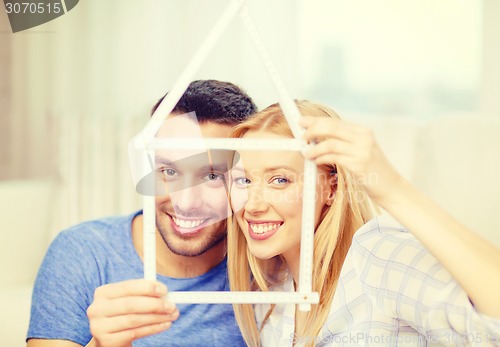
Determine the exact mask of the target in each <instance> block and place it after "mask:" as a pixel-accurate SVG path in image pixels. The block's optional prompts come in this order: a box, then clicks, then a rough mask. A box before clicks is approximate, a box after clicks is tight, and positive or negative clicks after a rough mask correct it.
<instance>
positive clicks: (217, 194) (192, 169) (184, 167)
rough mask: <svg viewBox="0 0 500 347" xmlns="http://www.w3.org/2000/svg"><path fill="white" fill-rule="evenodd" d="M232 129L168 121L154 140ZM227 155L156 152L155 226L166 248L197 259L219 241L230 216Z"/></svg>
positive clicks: (226, 133) (177, 118)
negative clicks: (158, 192) (159, 188)
mask: <svg viewBox="0 0 500 347" xmlns="http://www.w3.org/2000/svg"><path fill="white" fill-rule="evenodd" d="M231 130H232V127H231V126H229V125H221V124H216V123H210V122H209V123H205V124H198V123H196V122H194V121H192V120H189V119H186V118H184V116H174V117H171V118H168V119H167V121H166V122H165V124H164V125H163V126H162V128H161V129H160V130H159V132H158V134H157V137H165V138H196V139H199V140H200V141H202V137H228V136H229V134H230V133H231ZM227 159H228V152H224V151H208V152H207V151H200V150H195V151H193V150H167V149H161V150H157V151H156V153H155V168H156V173H157V176H159V179H158V181H160V182H161V183H160V184H161V185H162V187H163V188H164V190H163V193H162V194H161V195H158V196H157V197H156V226H157V228H158V230H159V232H160V235H161V237H162V238H163V240H164V242H165V244H166V245H167V247H168V248H169V249H170V250H171V251H172V252H174V253H175V254H178V255H183V256H197V255H201V254H203V253H204V252H206V251H208V250H209V249H211V248H212V247H214V246H216V245H217V244H219V243H220V242H221V241H223V240H225V238H226V233H227V228H226V219H227V216H228V215H229V213H230V208H229V204H228V195H227V189H226V175H227V171H228V167H227V165H228V160H227Z"/></svg>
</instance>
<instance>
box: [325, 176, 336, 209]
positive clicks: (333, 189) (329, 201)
mask: <svg viewBox="0 0 500 347" xmlns="http://www.w3.org/2000/svg"><path fill="white" fill-rule="evenodd" d="M328 181H329V187H330V192H329V194H328V197H327V198H326V202H325V203H326V205H328V206H332V204H333V201H334V200H335V193H336V192H337V172H336V171H332V172H331V174H330V178H329V179H328Z"/></svg>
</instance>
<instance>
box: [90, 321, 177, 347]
mask: <svg viewBox="0 0 500 347" xmlns="http://www.w3.org/2000/svg"><path fill="white" fill-rule="evenodd" d="M171 326H172V322H164V323H158V324H152V325H146V326H142V327H138V328H135V329H130V330H124V331H120V332H116V333H109V334H103V335H102V336H95V335H94V337H95V338H96V340H99V343H100V345H101V346H123V345H128V344H130V343H131V342H132V341H134V340H137V339H140V338H143V337H146V336H150V335H154V334H158V333H160V332H162V331H165V330H167V329H169V328H170V327H171Z"/></svg>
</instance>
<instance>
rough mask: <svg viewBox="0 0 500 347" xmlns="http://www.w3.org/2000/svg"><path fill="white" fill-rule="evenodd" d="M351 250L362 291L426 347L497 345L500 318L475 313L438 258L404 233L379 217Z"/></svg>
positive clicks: (357, 236)
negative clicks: (427, 345) (415, 333)
mask: <svg viewBox="0 0 500 347" xmlns="http://www.w3.org/2000/svg"><path fill="white" fill-rule="evenodd" d="M352 249H353V251H354V252H355V254H356V257H355V261H354V262H355V267H357V271H358V273H359V275H360V280H361V283H362V286H363V290H364V291H365V292H366V293H367V295H368V296H369V297H370V298H371V300H372V301H373V304H374V305H375V306H376V307H377V308H378V309H379V310H381V311H382V312H383V313H385V314H387V315H389V316H390V317H393V318H394V319H396V320H402V321H404V322H405V323H406V324H408V325H410V326H411V327H413V328H414V329H416V330H417V331H418V332H419V333H420V334H421V335H423V336H425V337H426V338H427V339H428V340H429V341H430V342H431V343H443V344H450V343H452V344H453V345H457V346H461V345H473V346H475V345H477V346H485V345H493V346H500V319H495V318H492V317H488V316H486V315H484V314H481V313H479V312H478V311H477V310H476V309H475V308H474V306H473V305H472V304H471V302H470V300H469V298H468V296H467V294H466V293H465V291H464V290H463V289H462V288H461V287H460V285H459V284H458V283H457V282H456V281H455V280H454V279H453V277H452V276H451V275H450V274H449V273H448V272H447V271H446V270H445V269H444V268H443V266H442V265H441V264H440V263H439V262H438V261H437V259H436V258H435V257H434V256H433V255H432V254H430V252H429V251H428V250H427V249H426V248H425V247H424V246H423V245H422V244H421V243H420V242H419V241H418V240H417V239H416V238H415V237H414V236H413V235H411V234H410V233H409V232H408V231H407V230H405V229H404V228H403V227H401V226H400V225H398V224H396V223H394V222H393V221H392V220H390V219H387V218H384V217H379V218H376V219H374V220H372V221H371V222H369V223H368V224H366V225H365V226H364V227H363V228H362V229H360V231H359V232H358V233H357V234H356V236H355V238H354V240H353V245H352Z"/></svg>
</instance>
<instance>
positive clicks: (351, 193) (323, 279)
mask: <svg viewBox="0 0 500 347" xmlns="http://www.w3.org/2000/svg"><path fill="white" fill-rule="evenodd" d="M296 103H297V106H298V108H299V110H300V112H301V114H302V115H304V116H314V117H333V118H339V117H338V115H337V114H336V113H335V112H334V111H333V110H331V109H330V108H328V107H325V106H323V105H319V104H316V103H312V102H309V101H296ZM259 130H262V131H268V132H272V133H275V134H278V135H283V136H287V137H293V136H292V133H291V130H290V128H289V126H288V123H287V121H286V119H285V117H284V115H283V113H282V111H281V108H280V107H279V105H278V104H273V105H271V106H269V107H268V108H266V109H265V110H263V111H261V112H259V113H257V114H255V115H253V116H251V117H250V118H249V119H248V120H246V121H245V122H243V123H241V124H240V125H238V126H236V127H235V130H234V131H233V134H232V137H242V136H244V135H245V134H246V133H247V132H249V131H259ZM331 169H335V167H333V166H332V168H331ZM336 171H337V187H336V192H335V199H334V201H333V204H332V205H331V206H330V207H327V209H326V210H325V211H324V212H323V213H322V215H321V216H320V222H319V224H318V227H317V228H316V231H315V235H314V257H313V273H312V278H313V291H315V292H318V293H319V296H320V300H319V304H318V305H313V306H312V309H311V311H309V312H308V313H307V317H306V321H305V324H304V325H303V326H300V327H296V333H297V336H299V337H300V336H308V337H315V336H318V335H319V332H320V330H321V328H322V327H323V325H324V324H325V322H326V318H327V316H328V314H329V312H330V307H331V304H332V299H333V295H334V293H335V288H336V285H337V281H338V278H339V276H340V270H341V268H342V265H343V263H344V259H345V257H346V254H347V251H348V250H349V247H350V246H351V242H352V237H353V235H354V233H355V232H356V230H358V229H359V228H360V227H361V226H362V225H363V224H365V223H366V222H367V221H368V220H369V219H370V218H371V217H372V210H371V204H370V202H369V199H368V196H367V195H366V194H365V193H364V192H363V191H362V190H361V189H360V188H359V187H358V185H357V184H356V182H354V180H353V179H352V177H351V175H349V174H348V173H347V172H346V171H345V170H344V169H342V167H339V166H336ZM228 225H229V232H228V272H229V283H230V287H231V290H232V291H250V290H260V291H268V290H269V289H270V288H271V287H272V286H274V285H276V284H278V282H279V281H282V280H283V278H281V279H280V278H278V277H277V273H276V270H277V267H276V264H282V262H284V261H283V260H282V259H281V256H277V257H275V258H272V259H270V260H260V259H257V258H256V257H254V256H253V255H252V254H251V252H250V251H249V249H248V247H247V243H246V239H245V236H244V235H243V233H242V231H241V229H240V227H239V225H238V223H237V222H236V219H235V218H230V220H229V223H228ZM233 307H234V310H235V316H236V320H237V322H238V325H239V327H240V330H241V332H242V335H243V337H244V339H245V341H246V343H247V345H248V346H252V347H254V346H260V345H261V344H260V338H259V335H260V330H261V329H262V327H263V326H264V325H265V324H266V321H267V318H268V317H269V316H270V314H271V313H272V310H273V308H274V306H273V305H272V306H271V308H270V310H269V311H268V312H267V315H266V317H265V318H264V321H263V323H262V326H260V327H257V323H256V321H255V312H254V308H253V305H243V304H234V305H233ZM310 340H312V341H314V339H310ZM311 345H312V343H311Z"/></svg>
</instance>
